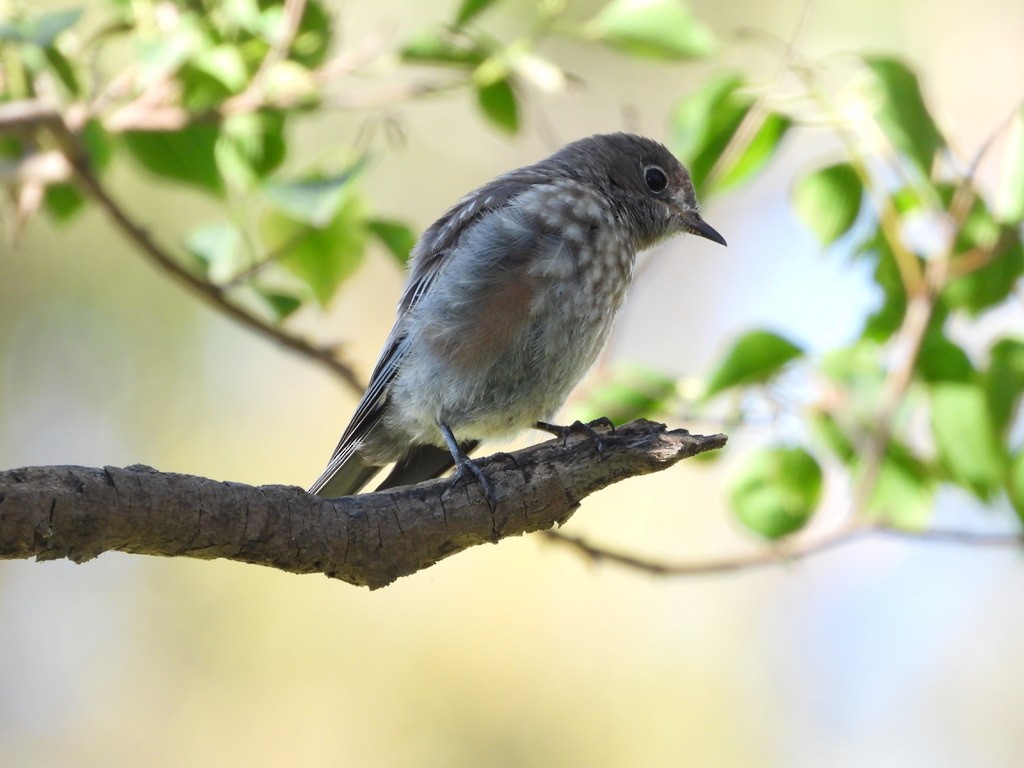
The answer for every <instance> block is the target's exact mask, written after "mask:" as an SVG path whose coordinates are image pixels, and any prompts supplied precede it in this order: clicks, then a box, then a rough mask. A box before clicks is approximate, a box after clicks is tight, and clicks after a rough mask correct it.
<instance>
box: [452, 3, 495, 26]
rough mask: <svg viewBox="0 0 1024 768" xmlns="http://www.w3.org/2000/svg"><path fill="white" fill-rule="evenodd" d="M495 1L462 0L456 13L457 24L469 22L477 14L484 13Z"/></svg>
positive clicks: (461, 24)
mask: <svg viewBox="0 0 1024 768" xmlns="http://www.w3.org/2000/svg"><path fill="white" fill-rule="evenodd" d="M494 3H495V0H462V5H460V6H459V12H458V13H457V14H456V15H455V26H457V27H461V26H463V25H464V24H468V23H469V22H470V21H472V19H473V18H474V17H475V16H476V15H477V14H480V13H483V12H484V11H485V10H487V9H488V8H489V7H490V6H492V5H494Z"/></svg>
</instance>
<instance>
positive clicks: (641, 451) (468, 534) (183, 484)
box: [0, 420, 726, 588]
mask: <svg viewBox="0 0 1024 768" xmlns="http://www.w3.org/2000/svg"><path fill="white" fill-rule="evenodd" d="M725 440H726V438H725V436H724V435H710V436H702V435H691V434H689V433H687V432H686V431H685V430H672V431H668V430H667V429H666V428H665V426H664V425H661V424H654V423H652V422H648V421H643V420H641V421H636V422H632V423H630V424H627V425H625V426H624V427H621V428H620V429H618V430H617V431H616V432H614V433H607V434H604V435H602V441H603V450H602V452H601V453H600V454H599V453H598V452H597V451H596V450H595V444H594V442H593V441H592V440H591V439H590V438H578V439H571V440H570V441H569V443H568V444H567V445H564V446H563V445H562V443H561V441H559V440H552V441H549V442H546V443H542V444H540V445H535V446H532V447H530V448H526V449H524V450H522V451H518V452H516V453H515V454H511V455H505V454H499V455H496V456H493V457H490V458H485V459H480V460H479V462H478V463H479V464H480V466H481V468H482V469H483V470H484V471H485V472H486V473H487V475H488V477H489V478H490V480H491V483H492V484H493V486H494V490H495V496H496V498H497V505H496V508H495V509H494V510H493V511H492V510H490V509H489V508H488V506H487V503H486V501H485V500H484V498H483V495H482V493H481V491H480V488H479V487H478V485H477V484H476V483H470V484H468V485H467V484H465V483H463V482H461V481H460V482H459V483H457V484H456V485H454V486H451V485H450V483H451V481H450V480H448V479H441V480H434V481H431V482H428V483H422V484H420V485H417V486H412V487H409V488H402V489H395V490H391V491H385V492H382V493H373V494H364V495H361V496H350V497H346V498H343V499H334V500H326V501H325V500H322V499H318V498H316V497H314V496H311V495H309V494H307V493H306V492H305V491H303V490H302V489H301V488H295V487H291V486H280V485H267V486H260V487H255V486H249V485H243V484H240V483H229V482H219V481H216V480H210V479H207V478H203V477H195V476H190V475H178V474H171V473H163V472H157V471H156V470H154V469H151V468H149V467H144V466H132V467H126V468H123V469H120V468H115V467H104V468H102V469H100V468H87V467H28V468H24V469H13V470H7V471H5V472H0V559H8V560H9V559H20V558H28V557H35V558H36V559H38V560H49V559H56V558H62V557H66V558H68V559H70V560H74V561H75V562H84V561H85V560H89V559H91V558H93V557H96V556H97V555H99V554H101V553H102V552H107V551H111V550H116V551H120V552H128V553H133V554H147V555H164V556H169V557H176V556H186V557H198V558H201V559H207V560H210V559H214V558H228V559H231V560H239V561H242V562H246V563H254V564H258V565H267V566H270V567H273V568H278V569H281V570H285V571H290V572H292V573H323V574H325V575H327V576H330V577H333V578H338V579H341V580H343V581H347V582H349V583H351V584H358V585H365V586H369V587H371V588H377V587H383V586H386V585H387V584H390V583H391V582H392V581H394V580H395V579H397V578H398V577H399V576H405V575H408V574H411V573H415V572H416V571H418V570H421V569H423V568H428V567H430V566H431V565H433V564H434V563H436V562H437V561H438V560H440V559H442V558H444V557H447V556H448V555H451V554H455V553H456V552H461V551H462V550H464V549H467V548H468V547H471V546H473V545H475V544H482V543H484V542H496V541H499V540H500V539H503V538H505V537H506V536H515V535H519V534H523V533H528V532H531V531H540V530H546V529H548V528H551V527H552V526H553V525H556V524H560V523H562V522H564V521H565V520H567V519H568V518H569V517H570V516H571V515H572V514H573V513H574V512H575V511H576V508H577V507H578V506H579V503H580V501H581V500H582V499H583V498H585V497H586V496H588V495H590V494H591V493H593V492H595V491H597V490H600V489H601V488H604V487H605V486H608V485H611V484H612V483H615V482H618V481H620V480H624V479H626V478H627V477H633V476H636V475H643V474H647V473H650V472H657V471H659V470H662V469H666V468H667V467H670V466H672V465H673V464H675V463H676V462H678V461H680V460H682V459H685V458H688V457H690V456H694V455H696V454H698V453H703V452H704V451H709V450H714V449H716V448H720V447H722V446H723V445H724V444H725Z"/></svg>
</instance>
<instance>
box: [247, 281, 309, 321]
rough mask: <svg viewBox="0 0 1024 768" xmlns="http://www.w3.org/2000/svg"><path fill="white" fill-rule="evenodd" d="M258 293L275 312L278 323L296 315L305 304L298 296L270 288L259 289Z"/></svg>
mask: <svg viewBox="0 0 1024 768" xmlns="http://www.w3.org/2000/svg"><path fill="white" fill-rule="evenodd" d="M257 293H259V295H260V296H261V297H262V298H263V300H264V301H266V302H267V304H268V305H269V306H270V309H271V310H273V312H274V315H275V316H276V317H277V321H278V322H281V321H282V320H284V319H285V318H287V317H288V316H289V315H292V314H294V313H295V312H296V311H297V310H298V309H299V308H300V307H302V304H303V302H302V299H301V298H299V297H298V296H293V295H292V294H290V293H284V292H282V291H278V290H273V289H270V288H257Z"/></svg>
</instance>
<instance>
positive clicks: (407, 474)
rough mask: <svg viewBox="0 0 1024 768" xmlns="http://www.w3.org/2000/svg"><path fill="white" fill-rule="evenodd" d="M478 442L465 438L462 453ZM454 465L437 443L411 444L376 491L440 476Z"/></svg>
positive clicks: (446, 452)
mask: <svg viewBox="0 0 1024 768" xmlns="http://www.w3.org/2000/svg"><path fill="white" fill-rule="evenodd" d="M479 444H480V441H479V440H467V441H466V442H464V443H462V444H461V448H462V450H463V452H464V453H467V454H468V453H470V452H471V451H473V450H474V449H475V448H476V447H477V446H478V445H479ZM454 466H455V459H453V458H452V455H451V453H450V452H449V451H448V449H447V448H441V447H440V446H437V445H417V446H413V448H412V450H410V451H409V452H408V453H407V454H406V455H405V456H403V457H402V458H401V459H399V460H398V462H397V463H396V464H395V467H394V469H392V470H391V473H390V474H389V475H388V476H387V477H386V478H384V482H382V483H381V484H380V485H379V486H377V490H378V491H383V490H386V489H387V488H396V487H397V486H399V485H415V484H416V483H422V482H423V481H424V480H432V479H434V478H435V477H440V476H441V475H443V474H444V473H445V472H447V471H448V470H449V469H451V468H452V467H454Z"/></svg>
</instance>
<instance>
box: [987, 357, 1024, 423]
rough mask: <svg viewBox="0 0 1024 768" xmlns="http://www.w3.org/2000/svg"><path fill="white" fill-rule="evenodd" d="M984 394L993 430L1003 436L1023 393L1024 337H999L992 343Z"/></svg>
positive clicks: (1015, 412) (1011, 421) (1014, 414)
mask: <svg viewBox="0 0 1024 768" xmlns="http://www.w3.org/2000/svg"><path fill="white" fill-rule="evenodd" d="M985 394H986V396H987V399H988V408H989V412H990V413H991V414H992V423H993V425H994V426H995V430H996V433H997V434H998V435H1002V436H1003V437H1005V436H1006V434H1007V433H1008V432H1009V430H1010V427H1012V426H1013V420H1014V418H1015V416H1016V414H1017V409H1018V408H1019V406H1020V401H1021V397H1022V396H1024V339H1000V340H999V341H998V342H996V344H994V345H993V346H992V350H991V352H990V354H989V367H988V370H987V371H985Z"/></svg>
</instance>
